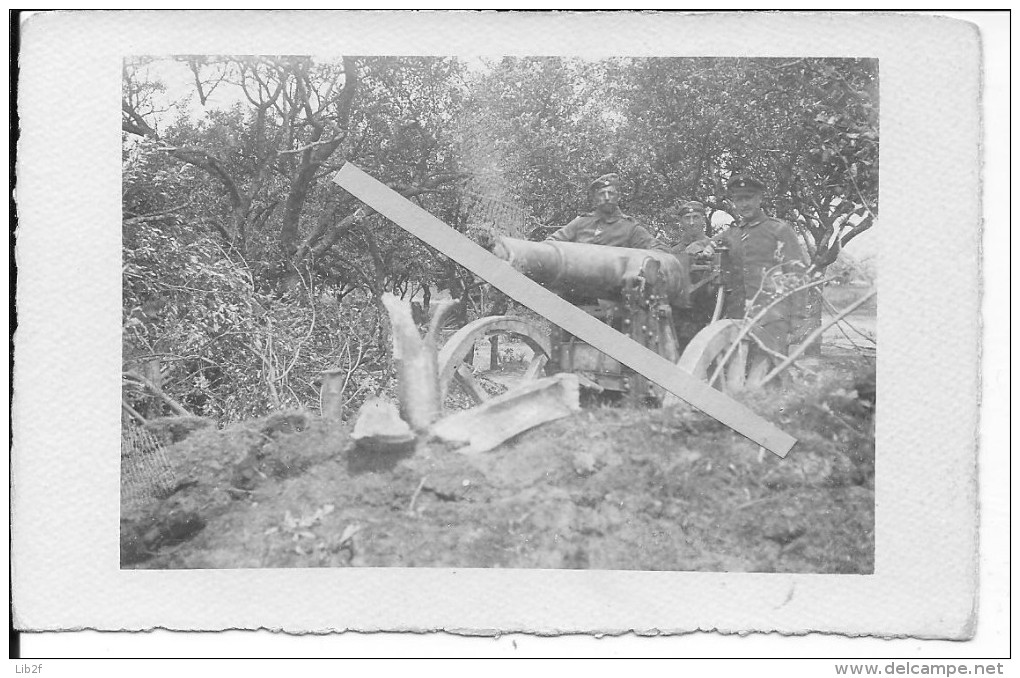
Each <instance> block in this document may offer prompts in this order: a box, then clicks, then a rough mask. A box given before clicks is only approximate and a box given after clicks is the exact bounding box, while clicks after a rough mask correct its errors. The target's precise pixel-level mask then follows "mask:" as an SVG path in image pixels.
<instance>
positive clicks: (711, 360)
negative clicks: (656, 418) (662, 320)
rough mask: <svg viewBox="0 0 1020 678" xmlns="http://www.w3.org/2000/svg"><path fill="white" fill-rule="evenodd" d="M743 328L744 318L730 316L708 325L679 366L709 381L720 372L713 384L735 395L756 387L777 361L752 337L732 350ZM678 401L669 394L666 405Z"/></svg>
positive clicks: (678, 363)
mask: <svg viewBox="0 0 1020 678" xmlns="http://www.w3.org/2000/svg"><path fill="white" fill-rule="evenodd" d="M742 327H743V323H742V322H741V321H739V320H730V319H726V320H717V321H715V322H714V323H711V324H709V325H708V326H707V327H705V328H704V329H702V330H701V331H700V332H698V333H697V334H696V335H694V338H693V339H691V341H690V343H689V344H687V348H685V349H684V352H683V355H681V356H680V360H678V361H677V366H678V367H679V368H680V369H682V370H684V371H685V372H688V373H690V374H691V375H693V376H695V377H697V378H698V379H700V380H702V381H706V382H707V381H708V380H709V379H712V377H713V375H718V376H717V377H716V379H715V380H714V381H713V383H712V386H713V387H715V388H717V389H719V390H720V391H722V392H723V393H727V394H731V395H732V394H735V393H738V392H740V391H744V390H747V389H753V388H757V387H758V386H759V385H760V383H761V380H762V379H763V378H764V377H765V375H766V374H768V372H769V370H770V369H772V366H773V363H774V362H775V361H774V359H773V358H772V356H770V355H769V354H768V353H766V352H765V351H763V350H762V349H761V347H759V346H758V342H756V341H755V340H754V339H753V338H752V337H751V336H745V337H744V338H743V339H741V341H740V344H739V345H738V346H737V347H736V349H735V350H733V351H732V353H731V352H730V347H731V346H732V345H733V342H734V341H736V339H737V336H738V335H739V334H740V331H741V328H742ZM727 354H729V357H728V358H727ZM724 359H725V364H723V360H724ZM720 365H721V366H722V367H721V369H720ZM675 402H677V401H676V397H675V396H672V394H670V395H669V396H668V397H667V399H666V402H665V404H666V405H669V404H671V403H675Z"/></svg>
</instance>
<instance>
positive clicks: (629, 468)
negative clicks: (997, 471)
mask: <svg viewBox="0 0 1020 678" xmlns="http://www.w3.org/2000/svg"><path fill="white" fill-rule="evenodd" d="M811 366H812V368H813V369H815V372H816V374H815V375H814V376H812V375H801V376H799V377H798V378H797V379H796V380H795V381H794V382H793V383H790V384H788V385H787V386H786V387H784V388H783V389H781V390H771V391H768V392H764V393H758V394H753V395H749V396H747V397H746V398H744V400H745V402H746V403H748V404H749V405H750V406H751V407H752V408H753V409H755V410H757V411H758V412H760V413H761V414H763V415H764V416H766V418H768V419H770V420H772V421H774V422H776V423H778V424H779V425H781V426H782V427H783V428H784V429H785V430H787V431H788V432H790V433H791V434H793V435H794V436H796V437H797V438H798V439H799V441H800V442H799V443H798V445H797V446H796V447H795V448H794V449H793V451H792V452H791V453H790V455H789V456H788V457H787V458H786V459H785V460H781V459H779V458H777V457H775V456H774V455H772V454H771V453H769V452H765V451H763V450H761V449H760V448H759V447H758V446H757V445H755V444H753V443H751V442H750V441H748V440H746V439H745V438H743V437H741V436H740V435H738V434H736V433H733V432H732V431H730V430H729V429H728V428H726V427H724V426H722V425H720V424H718V423H716V422H715V421H714V420H712V419H710V418H708V417H706V416H704V415H702V414H700V413H698V412H696V411H692V410H686V409H670V410H657V409H650V410H627V409H617V408H596V409H587V410H584V411H582V412H581V413H579V414H577V415H575V416H573V417H570V418H568V419H563V420H560V421H557V422H553V423H551V424H547V425H545V426H542V427H540V428H538V429H535V430H532V431H530V432H527V433H525V434H522V435H521V436H519V437H518V438H517V439H515V440H513V441H511V442H510V443H508V444H506V445H503V446H502V447H500V448H498V449H496V450H494V451H492V452H489V453H486V454H482V455H476V456H465V455H463V454H460V453H458V452H456V451H452V450H448V449H446V448H444V447H442V446H438V445H432V444H422V445H419V447H418V449H417V450H415V451H414V452H412V453H408V454H404V455H396V456H393V455H391V456H386V455H378V454H368V453H359V452H357V451H355V450H354V449H353V446H352V444H351V442H350V439H349V431H348V428H346V427H342V426H337V427H333V428H331V427H329V426H327V425H325V424H324V423H323V422H321V421H319V420H317V419H315V418H314V417H307V418H306V417H304V416H295V417H291V418H289V419H288V418H285V417H280V416H279V415H275V416H274V417H273V418H267V419H263V420H258V421H253V422H246V423H243V424H240V425H236V426H232V427H229V428H226V429H223V430H211V429H207V430H202V431H198V432H196V433H194V434H192V435H191V436H190V437H189V438H187V439H186V440H184V441H182V442H179V443H177V444H176V445H173V446H171V447H170V448H169V449H168V452H167V458H168V460H169V462H170V464H171V465H172V467H173V477H174V479H175V483H174V486H175V487H176V488H177V489H176V491H175V492H174V493H173V494H171V495H170V496H167V497H164V498H162V499H158V498H153V499H150V500H148V501H140V502H139V501H132V502H131V503H130V504H128V503H125V505H124V507H123V511H122V520H121V532H122V534H121V554H122V565H123V566H124V567H133V568H139V567H140V568H238V567H347V566H356V567H363V566H422V567H513V568H521V567H527V568H532V567H540V568H598V569H637V570H706V571H759V572H827V573H870V572H872V571H873V568H874V503H875V502H874V418H873V414H874V402H873V400H874V395H873V394H874V367H875V366H874V359H873V358H863V357H861V356H859V355H858V354H857V353H855V352H853V351H849V350H841V349H838V348H832V347H828V348H827V350H826V351H825V353H824V354H823V358H821V359H813V362H812V363H811Z"/></svg>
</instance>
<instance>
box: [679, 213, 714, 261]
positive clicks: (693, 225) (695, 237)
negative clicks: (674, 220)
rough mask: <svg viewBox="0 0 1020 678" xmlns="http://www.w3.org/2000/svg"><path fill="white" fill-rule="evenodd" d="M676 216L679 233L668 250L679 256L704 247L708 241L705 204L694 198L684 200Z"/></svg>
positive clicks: (694, 252)
mask: <svg viewBox="0 0 1020 678" xmlns="http://www.w3.org/2000/svg"><path fill="white" fill-rule="evenodd" d="M677 217H678V226H679V229H680V233H679V236H678V237H677V241H676V242H675V243H673V247H672V249H671V250H670V251H671V252H672V253H673V254H674V255H676V256H680V255H681V254H697V253H699V252H701V251H702V250H703V249H705V246H706V245H708V243H709V241H710V238H709V237H708V232H707V229H708V217H707V216H706V210H705V206H704V205H702V204H701V203H700V202H697V201H696V200H691V201H689V202H685V203H684V204H683V205H681V206H680V210H679V211H678V213H677Z"/></svg>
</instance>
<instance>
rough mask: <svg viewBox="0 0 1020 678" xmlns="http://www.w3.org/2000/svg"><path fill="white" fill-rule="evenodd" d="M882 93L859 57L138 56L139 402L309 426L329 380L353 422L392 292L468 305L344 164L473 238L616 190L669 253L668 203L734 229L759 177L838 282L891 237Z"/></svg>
mask: <svg viewBox="0 0 1020 678" xmlns="http://www.w3.org/2000/svg"><path fill="white" fill-rule="evenodd" d="M877 97H878V73H877V62H875V61H874V60H866V59H795V60H777V59H707V58H706V59H689V58H683V59H675V58H670V59H611V60H604V61H585V60H576V59H559V58H504V59H499V60H496V61H493V62H479V61H462V60H457V59H452V58H387V57H366V58H352V57H344V58H342V59H337V60H335V61H326V60H314V59H312V58H309V57H279V56H273V57H248V56H244V57H234V56H182V57H175V58H167V59H153V58H148V57H146V58H138V59H131V60H128V61H126V62H125V66H124V89H123V117H122V128H123V132H124V135H123V138H124V152H123V241H124V298H123V306H124V316H123V317H124V339H125V343H124V347H125V348H124V362H125V370H126V371H127V372H129V373H131V374H135V375H141V376H142V377H143V378H144V379H145V380H147V381H148V382H149V383H150V384H151V385H152V386H154V387H155V388H153V387H152V386H147V387H146V388H145V389H142V388H140V387H137V386H132V387H131V388H130V389H128V390H127V391H126V393H125V402H126V403H127V404H128V405H129V406H130V407H132V409H134V410H135V411H137V412H140V413H141V414H142V415H143V416H155V415H158V414H160V413H163V412H164V411H165V407H166V406H167V405H168V404H169V405H171V406H172V403H173V402H176V403H177V404H178V405H180V406H181V408H182V409H186V410H188V411H190V412H194V413H202V414H207V415H210V416H215V417H218V418H221V419H236V418H240V417H244V416H250V415H253V414H260V413H264V412H266V411H267V410H270V409H276V408H280V407H285V406H302V407H315V405H316V402H317V387H316V379H317V377H318V374H319V372H320V371H322V370H324V369H328V368H337V367H339V368H341V369H344V370H346V371H347V372H348V373H349V374H350V383H349V388H348V391H347V392H348V394H349V397H350V401H351V404H352V405H354V404H357V401H358V400H359V399H360V397H361V394H364V393H366V392H369V391H371V390H373V389H375V388H376V387H378V385H379V384H380V382H383V381H385V379H386V374H387V372H386V370H385V369H383V365H385V363H386V351H387V346H388V344H387V339H386V333H385V322H380V320H381V316H380V309H379V304H378V299H379V297H380V296H381V295H382V293H384V292H387V291H392V292H396V293H397V294H399V295H401V296H408V295H415V294H419V293H422V294H423V295H424V301H425V303H426V304H427V303H428V300H429V296H430V295H431V294H433V293H436V292H437V291H439V290H443V289H448V290H450V291H451V293H452V294H453V295H455V296H460V295H462V294H465V293H471V291H472V287H473V286H475V281H474V280H473V279H472V277H471V276H470V275H468V274H467V273H466V272H465V271H463V270H462V269H459V267H457V266H455V265H453V264H452V263H451V262H450V261H449V260H448V259H446V258H445V257H443V256H441V255H439V254H438V253H436V252H434V251H431V250H430V249H429V248H428V247H426V246H425V245H423V244H422V243H420V242H419V241H417V240H416V239H414V238H413V237H411V236H409V235H407V234H406V233H405V232H404V231H402V230H401V229H399V228H398V227H396V226H395V225H393V224H391V223H390V222H388V221H386V220H384V219H382V218H381V217H379V216H378V215H375V214H374V213H373V211H372V210H371V209H370V208H367V207H365V206H363V205H361V204H360V203H358V202H357V201H356V200H354V199H353V198H352V197H351V196H349V195H347V194H345V193H344V192H343V191H342V190H340V189H339V188H338V187H336V186H335V185H334V184H332V183H331V182H330V181H329V178H330V176H331V175H332V174H333V173H334V172H335V171H336V170H337V169H338V168H339V167H341V166H342V165H343V164H344V162H347V161H352V162H355V163H357V164H358V165H359V166H361V167H362V168H363V169H365V170H366V171H368V172H369V173H371V174H372V175H373V176H375V177H377V178H379V179H381V180H382V181H385V182H386V183H387V184H389V185H390V186H392V187H393V188H394V189H395V190H397V191H399V192H401V193H402V194H404V195H405V196H408V197H410V198H411V199H413V200H415V201H417V202H418V203H419V204H421V205H422V206H423V207H425V208H426V209H428V210H429V211H430V212H432V213H434V214H436V215H437V216H438V217H439V218H441V219H443V220H444V221H445V222H446V223H449V224H450V225H452V226H454V227H455V228H457V229H459V230H461V231H464V232H468V233H470V232H472V231H471V229H472V228H476V227H477V225H478V224H479V223H491V224H492V225H493V226H494V227H495V228H496V229H497V230H503V231H504V232H511V233H514V234H520V233H522V232H527V231H528V230H532V229H534V227H535V226H547V227H552V226H557V225H561V224H563V223H565V222H566V221H568V220H569V219H571V218H572V217H573V216H575V215H576V214H577V213H578V212H581V211H584V210H586V208H587V206H586V196H585V193H584V187H585V186H586V185H587V183H588V182H589V181H590V180H591V178H592V177H594V176H596V175H598V174H601V173H604V172H609V171H616V172H619V173H620V174H621V175H622V176H623V178H624V180H625V182H626V185H625V200H626V204H625V205H624V209H625V210H626V211H628V212H630V213H632V214H635V215H636V216H638V217H640V218H641V219H642V220H643V221H644V222H646V223H647V224H649V225H650V226H651V227H652V228H653V230H657V231H658V232H659V234H660V235H661V236H662V237H663V238H664V239H666V240H669V239H670V238H671V237H672V235H673V233H672V230H671V229H672V228H673V225H674V224H675V219H674V218H673V217H672V214H671V213H672V211H673V209H674V208H675V206H676V204H677V203H678V202H680V201H683V200H689V199H700V200H702V201H704V202H705V203H706V204H708V205H710V207H711V208H712V209H713V210H716V211H721V212H722V213H723V214H725V213H726V212H727V211H728V210H729V209H730V207H729V205H728V204H727V202H726V200H725V197H724V195H723V190H722V185H723V183H724V181H725V178H726V177H727V176H728V175H729V174H730V173H731V172H733V171H736V170H751V171H754V172H756V173H757V174H759V175H761V176H762V178H763V179H765V180H766V181H767V182H768V183H769V184H770V186H772V187H774V190H772V191H771V192H770V196H769V200H770V204H769V208H770V209H771V210H773V211H774V212H776V213H777V214H778V215H779V216H781V217H783V218H787V219H789V220H791V221H792V222H794V223H795V224H796V225H797V226H798V228H799V230H800V232H801V234H802V235H803V236H804V241H805V245H806V246H807V248H808V250H809V251H810V252H811V253H812V256H813V258H814V261H815V264H816V267H817V268H824V267H825V266H827V265H829V264H830V263H832V262H833V261H834V260H835V258H836V256H837V254H838V252H839V250H840V248H841V246H842V245H845V244H846V243H847V242H848V241H849V240H850V239H852V238H853V237H854V236H855V235H857V234H858V233H860V232H862V231H863V230H865V229H867V228H869V227H871V226H872V225H873V223H874V221H875V219H876V217H877V213H878V98H877ZM718 221H719V219H716V222H718ZM136 382H137V380H135V381H133V382H132V384H134V383H136ZM359 389H360V391H359ZM154 391H161V392H162V393H163V394H164V395H165V396H166V397H164V398H157V397H156V396H155V395H154Z"/></svg>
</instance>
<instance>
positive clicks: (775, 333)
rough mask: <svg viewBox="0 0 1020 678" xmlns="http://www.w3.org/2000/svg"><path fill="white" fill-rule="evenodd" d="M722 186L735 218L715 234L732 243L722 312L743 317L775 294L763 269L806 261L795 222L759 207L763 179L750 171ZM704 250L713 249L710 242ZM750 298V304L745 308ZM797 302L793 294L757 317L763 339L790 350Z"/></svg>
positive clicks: (797, 266)
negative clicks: (726, 227)
mask: <svg viewBox="0 0 1020 678" xmlns="http://www.w3.org/2000/svg"><path fill="white" fill-rule="evenodd" d="M726 188H727V191H728V193H729V196H730V199H731V200H732V202H733V205H734V207H736V210H737V217H738V221H737V223H736V224H734V225H732V226H730V227H729V228H728V229H727V230H726V231H724V232H723V233H721V234H719V235H718V236H716V237H715V238H713V240H714V241H715V242H725V243H726V244H727V245H728V246H729V248H730V252H729V262H730V270H729V274H730V284H729V287H728V288H727V294H726V306H725V308H724V311H723V313H724V315H725V316H726V317H728V318H743V317H744V316H745V314H746V315H747V316H749V317H753V316H754V315H756V314H757V313H758V311H759V310H760V309H761V308H763V307H765V306H767V305H768V304H769V303H771V302H772V301H773V300H774V298H775V296H774V293H775V287H774V285H773V284H771V283H770V281H769V280H768V279H766V277H765V276H766V274H767V273H768V272H769V271H774V272H782V273H793V272H798V271H804V270H806V264H807V261H806V259H805V258H804V252H803V250H802V249H801V246H800V242H799V240H798V239H797V234H796V232H795V231H794V230H793V227H792V226H791V225H790V224H788V223H787V222H785V221H782V220H781V219H776V218H774V217H770V216H769V215H767V214H765V212H764V211H763V210H762V207H761V204H762V198H763V196H764V191H765V184H763V183H762V182H761V181H759V180H758V179H756V178H755V177H753V176H751V175H749V174H736V175H734V176H732V177H731V178H730V180H729V181H728V182H727V185H726ZM702 251H703V252H705V253H706V254H711V253H712V242H709V244H708V245H707V246H706V247H704V248H703V250H702ZM759 290H761V291H760V293H759ZM755 297H757V299H755ZM752 299H755V301H754V307H753V308H749V305H750V304H751V302H752ZM798 302H799V299H797V295H794V297H792V298H788V299H786V300H785V301H783V302H782V303H780V304H777V305H776V306H775V307H773V308H772V309H771V310H770V311H769V312H768V313H767V314H766V315H765V316H764V317H763V318H762V319H761V320H760V321H759V322H758V326H757V328H758V329H757V332H756V333H757V334H758V336H759V337H760V338H761V339H762V341H764V342H765V343H766V344H767V345H769V346H770V347H771V348H773V349H774V350H776V351H779V352H781V353H784V354H785V353H787V352H788V351H789V345H790V330H791V319H792V318H793V316H794V315H796V313H797V309H796V304H797V303H798Z"/></svg>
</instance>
